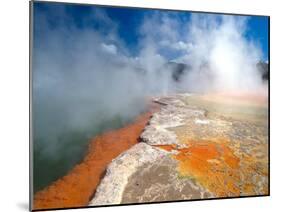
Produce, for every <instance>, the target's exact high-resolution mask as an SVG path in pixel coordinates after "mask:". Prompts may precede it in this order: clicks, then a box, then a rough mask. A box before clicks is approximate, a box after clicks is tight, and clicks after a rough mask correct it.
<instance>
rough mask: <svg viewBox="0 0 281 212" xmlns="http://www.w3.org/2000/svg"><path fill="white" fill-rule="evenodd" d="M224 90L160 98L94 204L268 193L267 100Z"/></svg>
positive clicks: (109, 172)
mask: <svg viewBox="0 0 281 212" xmlns="http://www.w3.org/2000/svg"><path fill="white" fill-rule="evenodd" d="M218 96H219V98H214V97H215V96H211V97H210V96H204V95H201V96H198V95H189V94H178V95H171V96H166V97H161V98H158V99H155V102H157V103H159V104H161V105H162V107H161V110H159V111H158V112H156V113H154V114H153V116H152V118H151V119H150V121H149V123H148V124H147V125H146V127H145V129H144V131H143V132H142V134H141V136H140V141H141V142H140V143H138V144H135V145H134V146H133V147H131V148H130V149H129V150H127V151H125V152H123V153H122V154H121V155H119V156H118V157H117V158H115V159H114V160H113V161H112V162H111V163H110V164H109V165H108V167H107V169H106V174H105V176H104V177H103V179H102V180H101V183H100V184H99V186H98V187H97V190H96V192H95V194H94V197H93V198H92V199H91V201H90V203H89V205H111V204H124V203H141V202H158V201H174V200H190V199H202V198H215V197H239V196H250V195H251V196H252V195H267V194H268V192H269V191H268V116H267V114H268V113H267V111H268V108H267V104H266V101H260V99H259V101H254V100H255V98H254V100H253V99H251V98H240V99H239V98H237V97H235V98H234V97H231V98H225V96H223V95H221V96H220V95H218ZM218 96H216V97H218ZM218 99H219V101H218ZM237 99H238V101H237ZM245 99H246V100H247V101H245ZM250 100H251V101H250Z"/></svg>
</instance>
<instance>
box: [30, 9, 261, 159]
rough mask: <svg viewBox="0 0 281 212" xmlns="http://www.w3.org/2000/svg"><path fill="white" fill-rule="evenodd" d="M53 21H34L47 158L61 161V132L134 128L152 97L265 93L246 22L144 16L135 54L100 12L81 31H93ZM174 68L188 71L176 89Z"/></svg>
mask: <svg viewBox="0 0 281 212" xmlns="http://www.w3.org/2000/svg"><path fill="white" fill-rule="evenodd" d="M52 15H53V16H55V18H56V21H57V25H56V26H54V25H53V24H52V22H51V21H50V20H49V19H50V17H49V16H48V13H46V12H43V11H40V13H39V12H38V14H37V15H36V16H35V21H36V23H37V24H35V35H38V37H35V45H34V46H35V48H34V58H33V101H34V126H35V139H38V140H40V139H41V142H42V144H38V145H43V144H47V145H44V150H43V151H42V154H45V153H46V155H49V154H51V155H52V157H57V154H56V153H57V151H58V150H61V148H65V144H62V142H61V141H60V136H61V134H62V132H68V131H71V130H76V131H86V132H91V131H92V130H93V128H94V127H95V126H97V125H94V124H93V123H100V122H102V121H106V120H110V119H112V117H116V116H118V117H120V119H121V120H123V121H124V122H125V121H126V120H130V119H131V118H132V117H134V116H135V115H136V114H138V113H140V112H141V111H143V110H144V109H145V101H144V100H145V98H146V97H148V96H153V95H162V94H167V93H175V92H183V91H185V92H215V91H231V90H241V91H253V90H255V91H256V90H259V89H262V88H263V87H264V85H263V83H262V80H261V76H260V73H259V72H258V71H257V70H256V63H257V62H258V61H259V60H260V59H261V58H262V53H261V51H260V48H259V45H258V44H257V43H255V42H254V41H249V40H247V39H246V38H245V32H246V30H247V18H245V17H241V16H235V17H234V16H227V15H206V14H204V15H202V14H201V15H200V14H192V15H191V17H190V20H179V18H178V17H177V14H174V13H172V12H165V13H164V12H156V11H154V12H151V13H147V16H146V17H144V18H143V20H142V23H141V24H140V27H139V29H138V35H139V38H138V39H137V43H136V44H135V45H136V47H137V49H138V50H137V51H136V53H135V54H132V53H131V51H130V47H128V45H127V44H126V42H125V41H124V40H123V39H122V38H121V37H120V36H119V34H118V28H119V26H118V23H117V22H114V20H112V19H111V18H110V17H109V16H108V15H107V14H106V12H105V11H104V10H102V9H93V11H92V13H91V15H89V16H87V17H86V18H84V19H83V23H82V24H83V26H87V25H89V26H91V24H92V22H93V20H94V23H99V26H98V27H96V29H94V28H93V27H83V28H81V27H80V26H79V25H78V24H77V23H76V22H75V20H74V19H73V17H72V16H71V14H68V13H67V11H66V10H65V9H61V10H60V11H56V12H55V13H53V14H52ZM52 18H54V17H52ZM39 37H40V39H39ZM169 61H174V62H179V63H185V64H188V65H189V67H190V70H189V71H188V72H185V74H184V75H183V76H182V77H181V80H180V81H179V82H176V81H174V80H173V79H172V77H171V75H172V73H171V71H169V70H168V68H167V66H166V65H165V64H167V62H169ZM89 136H91V135H89ZM46 138H47V139H46ZM44 141H45V143H44ZM69 148H70V147H69ZM69 151H70V150H69Z"/></svg>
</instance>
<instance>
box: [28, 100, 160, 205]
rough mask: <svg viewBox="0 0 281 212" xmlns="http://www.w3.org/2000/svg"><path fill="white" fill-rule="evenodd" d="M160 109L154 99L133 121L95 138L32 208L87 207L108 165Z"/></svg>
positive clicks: (133, 140) (35, 200) (37, 197)
mask: <svg viewBox="0 0 281 212" xmlns="http://www.w3.org/2000/svg"><path fill="white" fill-rule="evenodd" d="M158 109H159V105H158V104H156V103H152V102H151V103H150V104H149V105H148V111H147V112H144V113H142V114H140V115H138V116H137V117H136V118H135V119H134V121H133V122H132V123H130V124H128V125H126V126H124V127H122V128H119V129H116V130H110V131H108V132H105V133H103V134H101V135H98V136H96V137H94V138H92V139H91V140H90V142H89V147H88V153H87V154H86V155H85V157H84V159H83V161H82V162H81V163H79V164H78V165H76V166H74V167H73V169H72V170H71V171H70V172H69V173H68V174H66V175H65V176H63V177H61V178H60V179H58V180H57V181H55V182H53V183H52V184H50V185H49V186H47V187H46V188H44V189H43V190H41V191H38V192H37V193H36V194H35V195H34V202H33V209H36V210H39V209H47V208H48V209H52V208H67V207H81V206H87V205H88V203H89V201H90V200H91V198H92V197H93V196H94V194H95V191H96V188H97V186H98V185H99V183H100V181H101V179H102V177H103V176H104V174H105V171H106V168H107V165H108V164H109V163H111V161H112V160H113V159H114V158H116V157H117V156H118V155H120V154H121V153H123V152H124V151H126V150H128V149H130V148H131V147H132V146H134V145H135V144H137V143H138V142H139V137H140V134H141V133H142V131H143V129H144V128H145V126H146V125H147V123H148V122H149V120H150V118H151V115H152V114H153V113H154V112H156V111H157V110H158Z"/></svg>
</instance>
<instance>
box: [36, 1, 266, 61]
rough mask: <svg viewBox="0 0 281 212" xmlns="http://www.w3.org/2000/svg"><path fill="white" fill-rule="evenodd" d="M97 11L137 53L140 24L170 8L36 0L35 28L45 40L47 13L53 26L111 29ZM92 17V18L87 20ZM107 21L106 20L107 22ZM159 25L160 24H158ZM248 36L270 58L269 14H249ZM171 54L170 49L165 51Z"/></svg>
mask: <svg viewBox="0 0 281 212" xmlns="http://www.w3.org/2000/svg"><path fill="white" fill-rule="evenodd" d="M94 11H103V13H105V14H106V15H107V16H108V17H107V18H109V20H110V21H112V22H113V24H116V25H117V26H118V27H117V29H116V33H117V35H118V36H119V37H120V38H121V39H122V41H123V42H124V43H125V44H126V47H127V48H128V49H129V51H130V54H132V55H135V54H137V53H138V50H139V40H140V38H141V36H142V34H141V33H140V30H139V28H140V27H141V24H142V22H143V20H144V19H145V18H146V17H149V16H150V15H151V14H153V13H155V12H157V13H159V14H165V13H167V11H163V10H162V11H161V10H157V11H155V10H146V9H133V8H114V7H111V8H110V7H97V6H89V5H76V4H60V3H44V2H36V3H35V7H34V15H35V16H34V17H35V19H34V20H35V22H34V29H35V40H40V42H41V41H42V38H44V37H47V36H48V33H45V31H44V28H43V24H42V20H41V19H40V15H41V14H44V15H45V16H46V17H47V19H46V20H47V22H48V25H49V26H50V27H51V28H53V29H56V28H59V27H61V28H72V27H76V28H78V29H81V30H84V29H94V30H97V31H101V32H103V33H105V34H106V33H107V31H110V30H111V27H112V26H111V25H106V24H108V20H105V22H100V20H96V19H95V17H94V18H93V17H92V13H93V12H94ZM169 15H170V16H171V17H173V18H175V19H176V20H177V21H178V22H179V23H182V24H184V23H188V22H189V21H190V16H191V13H190V12H175V11H169ZM87 20H88V21H87ZM105 23H106V24H105ZM155 27H157V26H155ZM178 29H180V27H179V28H178ZM245 37H246V39H247V40H251V41H254V42H255V43H256V44H257V45H259V46H260V48H261V50H262V59H263V60H268V18H267V17H262V16H249V17H248V21H247V27H246V31H245ZM164 53H166V54H169V53H167V52H164Z"/></svg>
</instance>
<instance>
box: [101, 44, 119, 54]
mask: <svg viewBox="0 0 281 212" xmlns="http://www.w3.org/2000/svg"><path fill="white" fill-rule="evenodd" d="M101 47H102V49H103V51H105V52H107V53H109V54H117V47H116V46H115V45H114V44H105V43H102V44H101Z"/></svg>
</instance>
